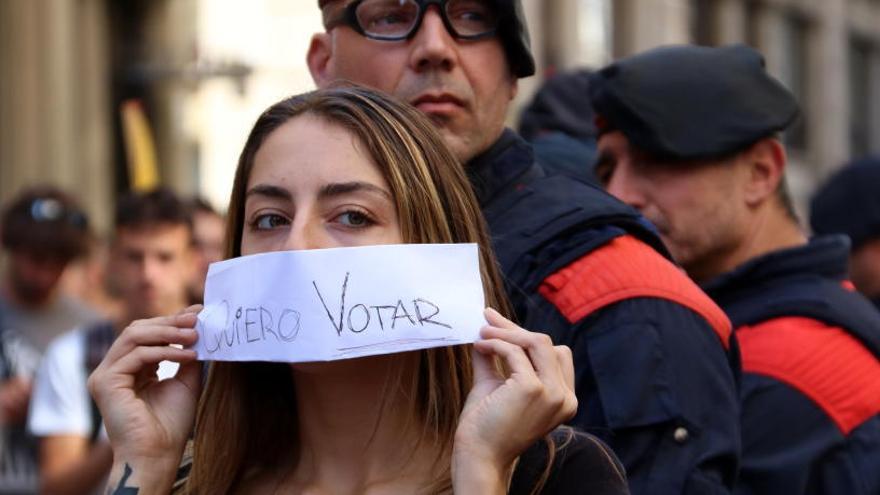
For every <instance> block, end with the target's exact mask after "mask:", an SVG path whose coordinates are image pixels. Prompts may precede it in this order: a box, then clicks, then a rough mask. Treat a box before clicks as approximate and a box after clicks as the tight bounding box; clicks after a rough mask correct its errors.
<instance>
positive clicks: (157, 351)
mask: <svg viewBox="0 0 880 495" xmlns="http://www.w3.org/2000/svg"><path fill="white" fill-rule="evenodd" d="M200 309H201V306H191V307H189V308H187V309H185V310H183V311H182V312H180V313H178V314H176V315H173V316H162V317H158V318H151V319H148V320H138V321H135V322H133V323H132V324H131V325H129V326H128V328H126V329H125V330H124V331H123V332H122V334H121V335H119V337H118V338H117V339H116V341H115V342H114V343H113V345H112V346H111V347H110V350H109V351H108V352H107V355H106V356H105V357H104V360H103V361H102V362H101V364H100V365H99V366H98V367H97V368H96V369H95V371H94V373H92V376H91V377H90V378H89V392H91V394H92V397H94V398H95V402H96V403H97V405H98V408H99V409H100V410H101V415H102V417H103V419H104V426H105V427H106V429H107V435H108V436H109V437H110V443H111V445H112V446H113V452H114V468H113V472H112V473H111V484H110V486H111V487H115V486H116V484H117V483H118V482H119V481H120V478H123V477H124V478H125V479H124V480H123V481H124V482H125V483H128V484H127V485H125V486H129V487H130V486H132V483H133V482H138V481H140V482H146V481H149V482H150V483H149V484H150V485H151V486H158V485H163V486H166V485H167V487H170V486H171V483H173V481H174V476H175V474H176V471H177V467H178V464H179V462H180V458H181V456H182V454H183V449H184V447H185V446H186V441H187V439H188V438H189V435H190V432H191V431H192V426H193V421H194V419H195V411H196V402H197V400H198V396H199V391H200V387H201V376H200V375H201V367H200V364H199V363H198V362H197V361H196V352H195V351H194V350H191V349H178V348H176V347H171V346H169V344H180V345H183V346H190V345H192V344H194V343H195V341H196V339H197V334H196V331H195V330H194V329H193V327H194V326H195V324H196V314H197V313H198V311H199V310H200ZM166 360H167V361H174V362H177V363H180V364H181V366H180V369H179V370H178V372H177V376H175V377H174V378H169V379H167V380H163V381H161V382H160V381H159V380H158V378H157V377H156V368H157V366H158V364H159V362H161V361H166ZM125 474H127V476H125ZM154 483H156V484H154ZM123 485H124V484H123V483H120V484H119V487H122V486H123ZM141 486H142V487H143V485H141ZM160 491H164V490H160Z"/></svg>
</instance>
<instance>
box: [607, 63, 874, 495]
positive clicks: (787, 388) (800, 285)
mask: <svg viewBox="0 0 880 495" xmlns="http://www.w3.org/2000/svg"><path fill="white" fill-rule="evenodd" d="M591 85H592V86H591V87H592V90H591V99H592V102H593V105H594V108H595V109H596V112H597V114H598V126H599V128H600V137H599V142H598V147H599V161H598V163H597V166H596V173H597V175H598V176H599V178H600V179H601V180H602V181H603V183H604V184H605V185H606V187H607V189H608V191H609V192H611V193H612V194H614V195H615V196H617V197H619V198H621V199H623V200H624V201H626V202H627V203H629V204H631V205H633V206H635V207H636V208H638V209H639V210H640V211H641V212H642V213H643V214H644V215H645V216H646V217H647V218H648V219H649V220H651V221H652V222H654V224H655V225H657V227H658V229H659V231H660V235H661V237H662V238H663V241H664V242H665V243H666V245H667V246H669V248H670V251H671V252H672V255H673V257H674V258H675V259H676V260H677V261H679V262H680V263H681V265H682V266H683V267H684V268H685V270H686V271H687V273H688V274H689V275H690V276H691V277H693V278H694V279H696V280H697V281H699V282H700V283H701V284H702V286H703V288H704V289H705V290H706V291H707V293H708V294H709V295H710V296H712V298H713V299H714V300H715V301H716V302H717V303H718V304H719V305H720V306H721V307H722V308H723V309H724V310H725V312H726V313H727V315H728V316H729V317H730V319H731V321H732V322H733V325H734V329H735V332H736V337H737V339H738V341H739V345H740V350H741V353H742V367H743V377H742V390H741V399H742V430H743V457H742V469H741V471H740V479H739V482H738V487H737V492H739V493H763V494H779V493H785V494H795V495H796V494H804V493H823V494H837V493H839V494H843V493H846V494H868V493H878V492H880V470H878V469H877V468H876V467H877V466H880V416H878V411H880V361H878V357H880V316H878V313H877V312H876V310H875V309H874V308H873V307H872V306H871V304H870V303H869V302H868V301H867V300H866V299H865V298H863V297H862V296H861V295H859V294H857V293H855V292H853V291H852V290H850V288H849V287H848V284H847V282H846V262H847V252H848V247H849V244H848V242H847V240H846V239H845V238H843V237H840V236H827V237H817V238H814V239H812V240H809V241H808V240H807V238H806V236H805V235H804V233H803V232H802V231H801V229H800V228H799V225H798V221H797V218H796V216H795V214H794V212H793V210H792V207H791V202H790V200H789V199H788V194H787V191H786V186H785V181H784V173H785V166H786V154H785V149H784V147H783V145H782V143H781V142H780V138H779V133H780V132H781V131H782V130H784V129H785V128H786V127H787V126H789V125H790V124H791V123H792V121H793V120H794V119H795V118H796V116H797V114H798V105H797V103H796V102H795V100H794V98H793V97H792V95H791V94H790V93H789V92H788V91H787V90H786V89H785V88H784V87H783V86H782V85H781V84H780V83H779V82H777V81H776V80H774V79H773V78H772V77H770V76H769V75H768V74H767V72H766V70H765V68H764V61H763V59H762V57H761V55H760V54H758V53H757V52H755V51H754V50H752V49H750V48H748V47H745V46H729V47H723V48H706V47H695V46H670V47H662V48H658V49H655V50H651V51H648V52H645V53H642V54H639V55H635V56H633V57H629V58H626V59H623V60H620V61H618V62H617V63H614V64H612V65H610V66H608V67H606V68H604V69H602V70H601V71H599V72H598V73H597V75H596V77H595V78H594V79H593V80H592V81H591ZM869 466H872V467H869Z"/></svg>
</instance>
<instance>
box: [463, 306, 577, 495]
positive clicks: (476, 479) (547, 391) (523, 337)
mask: <svg viewBox="0 0 880 495" xmlns="http://www.w3.org/2000/svg"><path fill="white" fill-rule="evenodd" d="M485 315H486V321H487V322H488V323H489V324H488V325H487V326H485V327H483V329H482V331H481V332H480V335H481V336H482V337H483V339H484V340H481V341H477V342H475V343H474V353H473V359H474V387H473V388H472V389H471V392H470V394H469V395H468V398H467V401H466V402H465V406H464V410H463V411H462V413H461V417H460V419H459V425H458V429H457V430H456V433H455V447H454V449H453V460H452V462H453V464H452V469H453V484H454V487H455V493H456V494H461V493H507V484H508V481H509V478H510V474H511V468H512V466H513V462H514V460H515V459H516V458H517V457H518V456H519V455H520V454H521V453H522V452H523V451H525V450H526V449H527V448H528V447H530V446H531V445H532V444H533V443H535V442H536V441H538V440H539V439H540V438H541V437H543V436H544V435H546V434H547V433H548V432H550V431H551V430H553V428H555V427H556V426H558V425H559V424H561V423H563V422H564V421H567V420H569V419H571V418H572V417H573V416H574V414H575V412H576V411H577V398H576V397H575V394H574V365H573V364H572V357H571V350H570V349H569V348H568V347H565V346H554V345H553V342H552V341H551V340H550V337H548V336H547V335H545V334H541V333H535V332H529V331H527V330H524V329H522V328H520V327H518V326H517V325H515V324H514V323H513V322H511V321H510V320H508V319H506V318H504V317H503V316H501V314H499V313H498V312H497V311H495V310H493V309H487V310H486V311H485ZM496 356H497V357H498V358H500V359H501V362H502V363H503V365H504V366H505V368H506V369H507V370H508V371H509V372H510V376H509V377H505V376H504V375H503V374H501V373H500V372H499V370H498V369H497V367H496V366H495V360H494V358H495V357H496Z"/></svg>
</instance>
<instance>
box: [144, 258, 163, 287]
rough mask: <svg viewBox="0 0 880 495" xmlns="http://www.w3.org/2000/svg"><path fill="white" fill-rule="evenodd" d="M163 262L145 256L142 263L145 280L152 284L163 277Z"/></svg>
mask: <svg viewBox="0 0 880 495" xmlns="http://www.w3.org/2000/svg"><path fill="white" fill-rule="evenodd" d="M160 265H161V262H160V261H159V260H158V259H155V258H153V257H151V256H145V257H144V259H143V261H142V262H141V273H142V274H143V277H144V280H145V281H147V282H152V281H154V280H156V279H158V277H159V276H160V275H161V267H160Z"/></svg>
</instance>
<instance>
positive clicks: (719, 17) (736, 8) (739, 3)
mask: <svg viewBox="0 0 880 495" xmlns="http://www.w3.org/2000/svg"><path fill="white" fill-rule="evenodd" d="M716 1H717V4H716V5H717V7H716V19H715V27H716V29H717V30H718V34H717V36H718V38H717V40H718V44H720V45H729V44H732V43H745V42H746V32H747V30H748V29H747V23H748V19H747V18H746V5H745V2H744V1H743V0H716Z"/></svg>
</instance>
